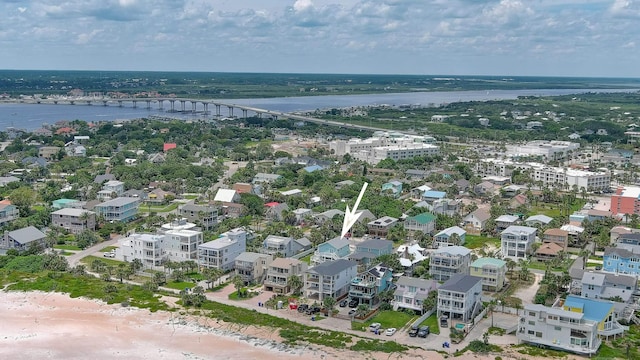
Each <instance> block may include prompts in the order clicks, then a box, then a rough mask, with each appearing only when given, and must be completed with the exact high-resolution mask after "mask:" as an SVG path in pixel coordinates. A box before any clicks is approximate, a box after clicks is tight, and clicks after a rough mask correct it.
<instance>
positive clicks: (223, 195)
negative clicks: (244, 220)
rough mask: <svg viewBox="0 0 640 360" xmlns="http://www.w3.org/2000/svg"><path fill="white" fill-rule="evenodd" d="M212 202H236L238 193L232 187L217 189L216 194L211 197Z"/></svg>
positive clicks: (238, 199) (238, 197)
mask: <svg viewBox="0 0 640 360" xmlns="http://www.w3.org/2000/svg"><path fill="white" fill-rule="evenodd" d="M213 201H214V202H220V203H223V204H224V203H237V202H239V201H240V194H238V192H237V191H235V190H233V189H218V192H217V193H216V196H215V197H214V198H213Z"/></svg>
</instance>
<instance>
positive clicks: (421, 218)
mask: <svg viewBox="0 0 640 360" xmlns="http://www.w3.org/2000/svg"><path fill="white" fill-rule="evenodd" d="M407 220H413V221H415V222H417V223H418V224H423V225H424V224H428V223H430V222H432V221H435V220H436V216H435V215H433V214H431V213H428V212H423V213H422V214H418V215H416V216H411V217H409V218H407Z"/></svg>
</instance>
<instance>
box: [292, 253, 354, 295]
mask: <svg viewBox="0 0 640 360" xmlns="http://www.w3.org/2000/svg"><path fill="white" fill-rule="evenodd" d="M357 274H358V265H357V264H356V263H355V262H353V261H349V260H344V259H339V260H335V261H327V262H323V263H322V264H320V265H317V266H314V267H312V268H310V269H308V270H307V271H306V272H305V273H304V289H305V290H304V293H305V297H306V298H308V299H311V300H317V301H323V300H324V299H325V298H327V297H331V298H334V299H339V298H341V297H344V296H346V295H347V293H348V292H349V286H350V285H351V279H353V278H354V277H356V275H357Z"/></svg>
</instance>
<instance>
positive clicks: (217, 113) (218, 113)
mask: <svg viewBox="0 0 640 360" xmlns="http://www.w3.org/2000/svg"><path fill="white" fill-rule="evenodd" d="M215 106H216V116H217V117H220V105H218V104H215Z"/></svg>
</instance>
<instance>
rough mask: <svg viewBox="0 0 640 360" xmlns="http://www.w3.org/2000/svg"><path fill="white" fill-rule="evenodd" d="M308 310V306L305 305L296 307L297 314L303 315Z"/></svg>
mask: <svg viewBox="0 0 640 360" xmlns="http://www.w3.org/2000/svg"><path fill="white" fill-rule="evenodd" d="M308 308H309V305H307V304H302V305H298V312H300V313H303V312H305V311H307V309H308Z"/></svg>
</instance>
